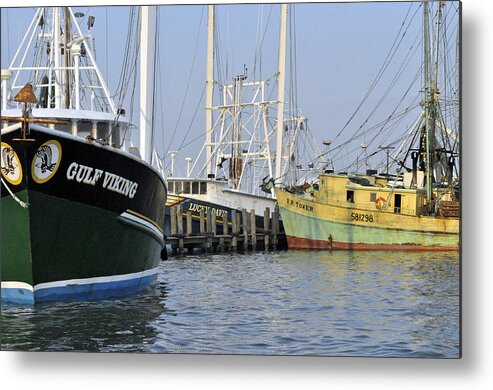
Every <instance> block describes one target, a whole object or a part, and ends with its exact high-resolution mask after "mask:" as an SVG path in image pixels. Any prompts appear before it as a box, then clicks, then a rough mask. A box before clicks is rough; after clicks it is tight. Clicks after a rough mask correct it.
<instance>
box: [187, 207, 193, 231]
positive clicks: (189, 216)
mask: <svg viewBox="0 0 493 390" xmlns="http://www.w3.org/2000/svg"><path fill="white" fill-rule="evenodd" d="M191 235H192V211H191V210H188V211H187V237H190V236H191Z"/></svg>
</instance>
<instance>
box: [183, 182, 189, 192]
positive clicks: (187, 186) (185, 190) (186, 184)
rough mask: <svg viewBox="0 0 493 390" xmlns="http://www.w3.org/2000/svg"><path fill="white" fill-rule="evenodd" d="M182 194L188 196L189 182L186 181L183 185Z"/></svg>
mask: <svg viewBox="0 0 493 390" xmlns="http://www.w3.org/2000/svg"><path fill="white" fill-rule="evenodd" d="M183 193H184V194H190V182H189V181H186V182H184V183H183Z"/></svg>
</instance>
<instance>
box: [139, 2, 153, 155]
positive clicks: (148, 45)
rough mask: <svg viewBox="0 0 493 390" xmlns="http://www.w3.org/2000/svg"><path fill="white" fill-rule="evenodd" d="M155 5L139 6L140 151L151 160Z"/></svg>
mask: <svg viewBox="0 0 493 390" xmlns="http://www.w3.org/2000/svg"><path fill="white" fill-rule="evenodd" d="M155 42H156V6H142V7H141V8H140V143H139V146H140V153H141V157H142V159H143V160H144V161H147V162H150V161H151V152H152V124H153V116H154V112H153V111H154V110H153V101H152V100H153V96H154V79H155V66H154V60H155V55H156V51H155Z"/></svg>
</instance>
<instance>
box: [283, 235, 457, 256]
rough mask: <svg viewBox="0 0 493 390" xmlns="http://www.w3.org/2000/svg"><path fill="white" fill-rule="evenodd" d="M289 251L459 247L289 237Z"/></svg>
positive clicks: (406, 249)
mask: <svg viewBox="0 0 493 390" xmlns="http://www.w3.org/2000/svg"><path fill="white" fill-rule="evenodd" d="M287 239H288V248H289V249H318V250H327V249H329V250H330V249H331V250H375V251H381V250H398V251H416V252H417V251H458V250H459V246H425V245H413V244H365V243H349V242H337V241H332V242H331V241H328V240H311V239H308V238H300V237H294V236H287Z"/></svg>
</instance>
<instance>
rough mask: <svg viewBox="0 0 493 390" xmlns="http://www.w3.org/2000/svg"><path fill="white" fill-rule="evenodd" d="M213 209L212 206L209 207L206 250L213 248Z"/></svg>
mask: <svg viewBox="0 0 493 390" xmlns="http://www.w3.org/2000/svg"><path fill="white" fill-rule="evenodd" d="M212 236H213V233H212V210H211V208H210V207H208V208H207V220H206V232H205V237H206V244H205V249H206V251H208V252H209V251H210V250H211V249H212Z"/></svg>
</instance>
